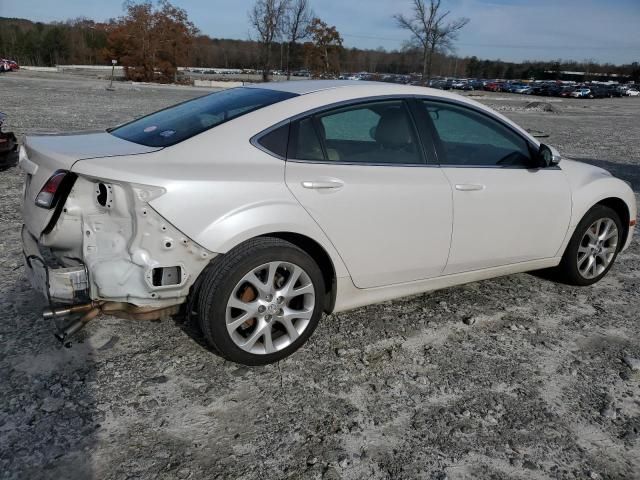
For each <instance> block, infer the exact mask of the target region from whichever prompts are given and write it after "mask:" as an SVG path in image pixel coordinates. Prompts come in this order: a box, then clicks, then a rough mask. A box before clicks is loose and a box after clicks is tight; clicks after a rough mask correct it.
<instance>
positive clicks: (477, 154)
mask: <svg viewBox="0 0 640 480" xmlns="http://www.w3.org/2000/svg"><path fill="white" fill-rule="evenodd" d="M422 104H423V106H424V108H425V109H426V110H427V112H428V114H429V118H430V120H431V122H432V123H433V126H434V130H435V132H436V134H437V135H438V137H439V141H440V145H441V152H440V154H441V155H444V157H445V158H441V159H440V163H441V164H445V165H459V166H465V165H468V166H503V167H507V166H523V167H526V166H527V165H529V164H530V153H529V146H528V144H527V142H526V140H525V139H524V138H522V137H521V136H520V135H518V134H517V133H515V132H513V131H512V130H510V129H509V128H508V127H506V126H504V125H502V124H501V123H500V122H498V121H497V120H493V119H492V118H489V117H488V116H486V115H483V114H481V113H479V112H476V111H474V110H472V109H469V108H465V107H459V106H457V105H452V104H445V103H440V102H431V101H424V102H422Z"/></svg>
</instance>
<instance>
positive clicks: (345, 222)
mask: <svg viewBox="0 0 640 480" xmlns="http://www.w3.org/2000/svg"><path fill="white" fill-rule="evenodd" d="M286 181H287V185H288V186H289V188H290V189H291V191H292V192H293V194H294V195H295V196H296V198H297V199H298V200H299V201H300V203H301V204H302V205H303V206H304V207H305V209H306V210H307V211H308V212H309V214H310V215H311V216H312V217H313V218H314V219H315V220H316V221H317V222H318V225H320V226H321V227H322V229H323V231H324V232H325V233H326V234H327V236H328V237H329V238H330V239H331V241H332V243H333V244H334V245H335V247H336V249H337V250H338V252H340V254H341V256H342V259H343V260H344V262H345V264H346V265H347V268H348V269H349V272H350V273H351V277H352V279H353V281H354V283H355V284H356V285H357V286H358V287H359V288H369V287H377V286H382V285H390V284H394V283H401V282H408V281H412V280H420V279H424V278H431V277H435V276H438V275H440V274H441V273H442V271H443V269H444V267H445V265H446V262H447V257H448V254H449V245H450V241H451V224H452V220H453V206H452V202H451V187H450V185H449V182H448V181H447V179H446V177H445V176H444V174H443V173H442V171H441V170H440V169H439V168H432V166H427V165H416V166H391V165H384V166H382V165H381V166H373V165H340V164H339V163H337V164H335V163H334V164H331V163H317V162H292V161H289V162H287V174H286ZM310 181H312V182H316V181H334V182H339V183H340V184H341V185H342V186H340V187H338V188H327V189H313V188H306V187H305V186H304V185H303V184H304V183H305V182H310Z"/></svg>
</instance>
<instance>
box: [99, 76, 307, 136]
mask: <svg viewBox="0 0 640 480" xmlns="http://www.w3.org/2000/svg"><path fill="white" fill-rule="evenodd" d="M295 96H297V95H296V94H295V93H289V92H281V91H277V90H269V89H266V88H244V87H240V88H232V89H229V90H223V91H221V92H216V93H212V94H210V95H205V96H203V97H199V98H195V99H193V100H188V101H186V102H183V103H179V104H178V105H174V106H172V107H169V108H165V109H164V110H160V111H158V112H155V113H152V114H150V115H147V116H146V117H142V118H139V119H137V120H134V121H132V122H130V123H126V124H124V125H121V126H119V127H115V128H112V129H110V130H108V132H109V133H111V134H112V135H115V136H116V137H119V138H122V139H124V140H128V141H130V142H134V143H139V144H141V145H146V146H148V147H168V146H170V145H175V144H176V143H179V142H182V141H183V140H186V139H187V138H190V137H193V136H194V135H197V134H199V133H202V132H204V131H205V130H209V129H210V128H213V127H215V126H216V125H220V124H221V123H224V122H226V121H228V120H231V119H233V118H237V117H239V116H241V115H245V114H247V113H249V112H253V111H254V110H257V109H259V108H262V107H266V106H267V105H271V104H274V103H277V102H281V101H283V100H286V99H288V98H292V97H295Z"/></svg>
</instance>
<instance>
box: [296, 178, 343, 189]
mask: <svg viewBox="0 0 640 480" xmlns="http://www.w3.org/2000/svg"><path fill="white" fill-rule="evenodd" d="M343 185H344V183H342V182H341V181H340V180H313V181H304V182H302V186H303V187H304V188H310V189H313V190H327V189H332V188H340V187H342V186H343Z"/></svg>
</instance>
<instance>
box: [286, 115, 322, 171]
mask: <svg viewBox="0 0 640 480" xmlns="http://www.w3.org/2000/svg"><path fill="white" fill-rule="evenodd" d="M290 132H291V133H290V137H289V152H288V155H287V157H288V158H292V159H296V160H317V161H323V160H324V153H323V151H322V145H321V144H320V139H319V138H318V134H317V133H316V129H315V126H314V125H313V118H312V117H309V118H304V119H302V120H300V121H298V122H295V123H293V124H292V125H291V129H290Z"/></svg>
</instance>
